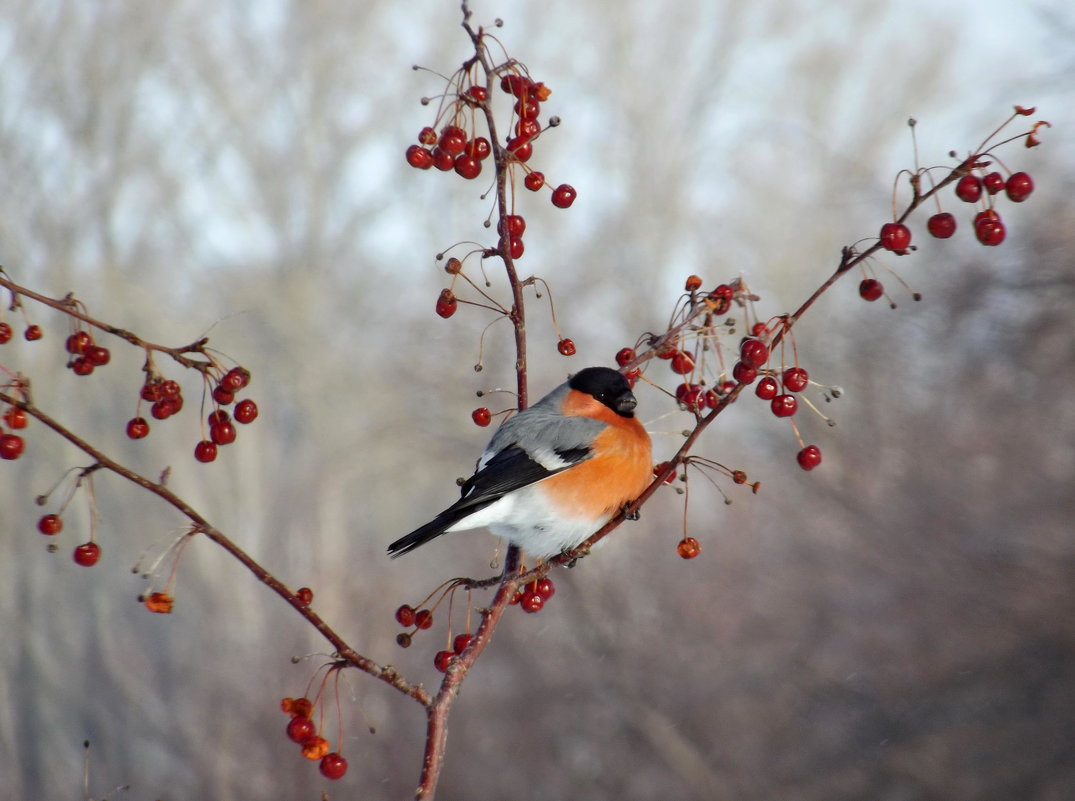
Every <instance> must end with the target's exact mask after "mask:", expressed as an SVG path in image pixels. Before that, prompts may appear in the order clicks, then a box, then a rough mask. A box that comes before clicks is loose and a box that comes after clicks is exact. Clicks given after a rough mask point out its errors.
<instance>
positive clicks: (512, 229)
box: [497, 214, 526, 236]
mask: <svg viewBox="0 0 1075 801" xmlns="http://www.w3.org/2000/svg"><path fill="white" fill-rule="evenodd" d="M497 230H498V231H500V233H504V232H505V231H507V232H508V236H522V235H523V234H525V233H526V220H525V219H524V218H523V217H520V216H519V215H518V214H508V215H506V216H505V217H504V218H503V219H502V220H501V221H500V224H499V225H497Z"/></svg>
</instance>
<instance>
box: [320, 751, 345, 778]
mask: <svg viewBox="0 0 1075 801" xmlns="http://www.w3.org/2000/svg"><path fill="white" fill-rule="evenodd" d="M320 770H321V775H322V776H324V777H325V778H326V779H332V780H333V781H335V780H336V779H342V778H343V775H344V774H345V773H347V760H346V759H344V758H343V757H342V756H340V755H339V754H337V753H336V752H335V751H333V752H332V753H331V754H325V756H323V757H322V758H321V767H320Z"/></svg>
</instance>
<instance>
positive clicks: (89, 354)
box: [84, 345, 112, 367]
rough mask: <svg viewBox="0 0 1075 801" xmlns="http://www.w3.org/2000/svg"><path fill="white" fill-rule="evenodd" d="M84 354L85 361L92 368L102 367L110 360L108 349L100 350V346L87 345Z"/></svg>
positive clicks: (110, 355)
mask: <svg viewBox="0 0 1075 801" xmlns="http://www.w3.org/2000/svg"><path fill="white" fill-rule="evenodd" d="M84 353H85V356H86V360H87V361H89V363H90V364H92V365H93V366H94V367H104V366H105V365H106V364H108V362H109V361H111V359H112V354H111V353H110V352H109V350H108V348H102V347H101V346H100V345H87V346H86V350H85V352H84Z"/></svg>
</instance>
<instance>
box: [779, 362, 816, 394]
mask: <svg viewBox="0 0 1075 801" xmlns="http://www.w3.org/2000/svg"><path fill="white" fill-rule="evenodd" d="M809 382H810V376H809V374H808V373H807V372H806V370H804V369H803V368H801V367H789V368H788V369H787V370H785V371H784V389H786V390H787V391H788V392H802V391H803V390H804V389H806V385H807V384H808V383H809Z"/></svg>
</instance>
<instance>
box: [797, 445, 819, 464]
mask: <svg viewBox="0 0 1075 801" xmlns="http://www.w3.org/2000/svg"><path fill="white" fill-rule="evenodd" d="M795 458H796V459H797V460H798V462H799V467H801V468H802V469H803V470H813V469H814V468H815V467H817V466H818V465H819V464H821V449H820V448H819V447H818V446H817V445H807V446H806V447H805V448H803V449H802V450H801V451H799V453H798V455H796V457H795Z"/></svg>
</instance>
